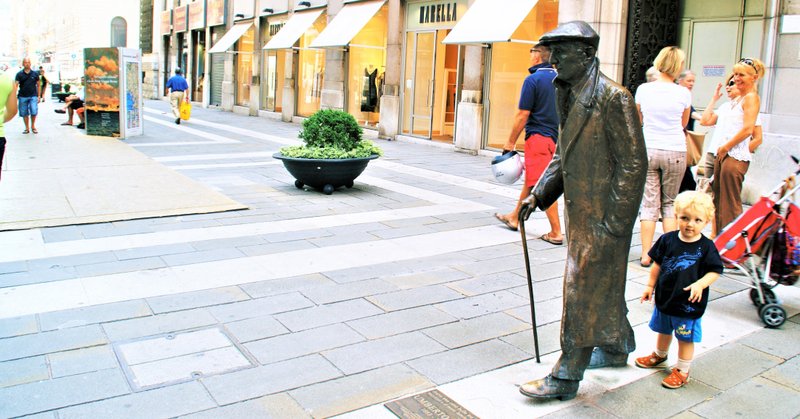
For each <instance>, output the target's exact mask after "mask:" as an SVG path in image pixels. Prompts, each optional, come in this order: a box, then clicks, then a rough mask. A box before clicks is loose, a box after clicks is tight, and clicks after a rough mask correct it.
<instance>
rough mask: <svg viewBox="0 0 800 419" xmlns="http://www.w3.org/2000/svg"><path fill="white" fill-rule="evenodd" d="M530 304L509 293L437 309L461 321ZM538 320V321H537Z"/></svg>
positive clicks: (457, 302)
mask: <svg viewBox="0 0 800 419" xmlns="http://www.w3.org/2000/svg"><path fill="white" fill-rule="evenodd" d="M527 304H528V300H527V299H525V298H522V297H520V296H518V295H516V294H514V293H511V292H509V291H498V292H493V293H491V294H482V295H478V296H475V297H469V298H463V299H461V300H455V301H449V302H445V303H439V304H436V305H435V307H436V308H438V309H440V310H442V311H444V312H446V313H449V314H451V315H453V316H455V317H458V318H461V319H469V318H472V317H478V316H483V315H486V314H489V313H496V312H498V311H503V310H508V309H511V308H514V307H520V306H524V305H527ZM537 320H538V319H537Z"/></svg>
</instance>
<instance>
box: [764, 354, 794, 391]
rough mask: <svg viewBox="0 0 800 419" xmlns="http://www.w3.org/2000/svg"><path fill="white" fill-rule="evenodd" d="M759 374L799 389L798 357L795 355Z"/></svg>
mask: <svg viewBox="0 0 800 419" xmlns="http://www.w3.org/2000/svg"><path fill="white" fill-rule="evenodd" d="M761 376H762V377H764V378H766V379H769V380H772V381H774V382H776V383H778V384H783V385H785V386H786V387H789V388H793V389H795V390H797V389H800V357H797V356H796V357H794V358H792V359H790V360H788V361H786V362H784V363H783V364H780V365H778V366H776V367H775V368H772V369H770V370H768V371H766V372H765V373H763V374H761Z"/></svg>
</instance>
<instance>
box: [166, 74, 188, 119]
mask: <svg viewBox="0 0 800 419" xmlns="http://www.w3.org/2000/svg"><path fill="white" fill-rule="evenodd" d="M181 73H182V71H181V69H180V67H179V68H176V69H175V75H174V76H172V77H170V78H169V80H167V89H168V90H169V103H170V105H171V106H172V114H173V115H174V116H175V123H176V124H178V125H180V124H181V102H182V101H183V98H184V95H185V94H186V91H187V90H189V83H187V82H186V79H185V78H183V76H182V75H181Z"/></svg>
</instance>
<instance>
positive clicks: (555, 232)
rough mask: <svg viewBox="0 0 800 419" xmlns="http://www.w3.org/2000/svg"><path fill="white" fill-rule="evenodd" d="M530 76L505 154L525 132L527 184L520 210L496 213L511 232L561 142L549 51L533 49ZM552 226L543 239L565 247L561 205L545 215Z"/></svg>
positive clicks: (553, 72)
mask: <svg viewBox="0 0 800 419" xmlns="http://www.w3.org/2000/svg"><path fill="white" fill-rule="evenodd" d="M530 54H531V68H529V69H528V72H529V73H530V75H528V76H527V77H526V78H525V81H524V82H523V83H522V91H521V93H520V97H519V106H518V109H517V114H516V116H515V117H514V125H513V127H512V128H511V134H510V135H509V136H508V141H506V144H505V146H503V154H505V153H510V152H512V151H514V149H515V148H516V143H517V139H518V138H519V134H520V133H521V132H522V130H523V129H524V130H525V184H524V185H522V192H520V195H519V200H518V201H517V206H516V207H515V208H514V209H513V210H512V211H511V212H510V213H508V214H499V213H495V215H494V216H495V217H497V219H498V220H500V221H501V222H502V223H504V224H505V225H506V226H508V228H510V229H511V230H514V231H516V230H517V226H518V225H519V220H518V214H519V209H520V208H521V207H522V201H523V200H524V199H525V198H527V197H528V196H529V195H530V194H531V189H533V187H534V185H536V182H538V181H539V178H540V177H541V176H542V172H544V169H545V168H547V165H548V164H550V160H552V159H553V154H555V152H556V143H557V141H558V113H557V111H556V90H555V86H553V79H555V78H556V71H555V69H553V66H552V65H550V48H548V47H547V46H545V45H542V44H536V45H534V46H533V48H531V51H530ZM545 214H546V215H547V220H548V221H549V222H550V231H549V232H547V233H545V234H543V235H542V236H541V237H540V239H542V240H544V241H546V242H548V243H551V244H555V245H560V244H562V243H563V240H564V237H563V235H562V234H561V222H560V221H559V219H558V204H557V203H555V202H554V203H553V205H551V206H550V207H549V208H547V210H546V211H545Z"/></svg>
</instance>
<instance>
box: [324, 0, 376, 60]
mask: <svg viewBox="0 0 800 419" xmlns="http://www.w3.org/2000/svg"><path fill="white" fill-rule="evenodd" d="M384 3H386V1H385V0H374V1H364V2H358V3H350V4H345V5H344V7H343V8H342V10H340V11H339V13H338V14H337V15H336V17H334V18H333V20H331V21H330V22H329V23H328V26H326V27H325V30H324V31H322V33H320V34H319V36H317V37H316V39H314V41H313V42H311V45H310V46H311V47H312V48H325V47H344V46H346V45H347V44H349V43H350V41H352V40H353V38H355V36H356V35H358V33H359V32H361V29H363V28H364V26H366V25H367V23H368V22H369V20H370V19H372V17H373V16H375V13H378V10H380V9H381V6H383V4H384Z"/></svg>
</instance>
